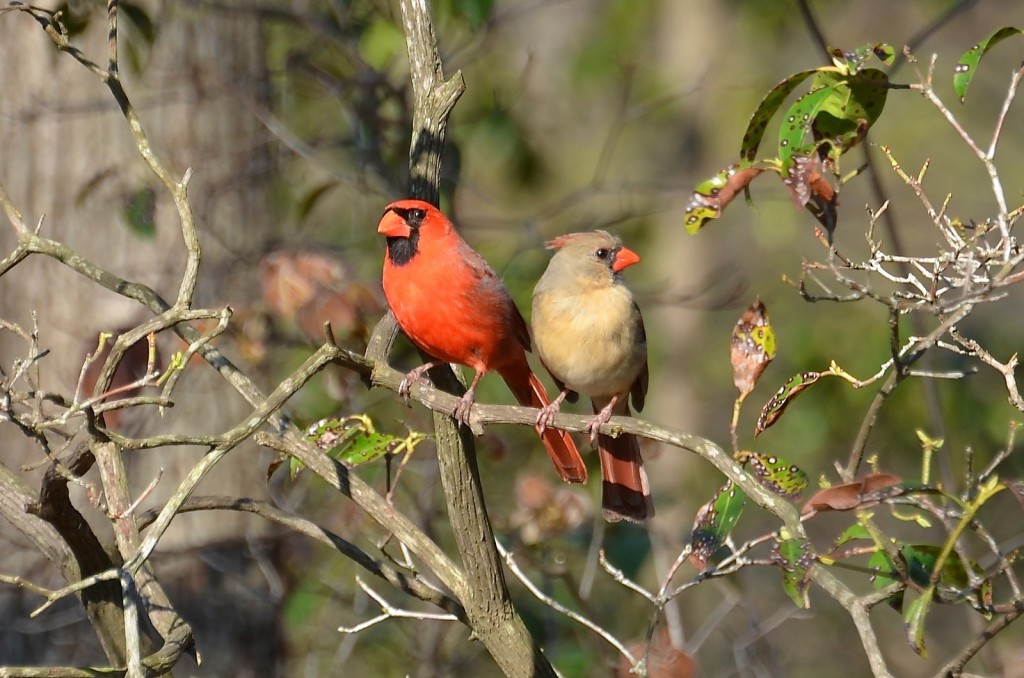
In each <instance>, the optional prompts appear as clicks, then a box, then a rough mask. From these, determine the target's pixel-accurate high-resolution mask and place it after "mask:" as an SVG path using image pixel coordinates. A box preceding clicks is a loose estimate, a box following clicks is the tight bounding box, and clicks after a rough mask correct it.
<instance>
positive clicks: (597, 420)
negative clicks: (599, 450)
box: [587, 398, 615, 447]
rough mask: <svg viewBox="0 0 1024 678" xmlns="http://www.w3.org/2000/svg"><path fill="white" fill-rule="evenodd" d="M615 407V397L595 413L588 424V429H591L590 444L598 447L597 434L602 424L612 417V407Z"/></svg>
mask: <svg viewBox="0 0 1024 678" xmlns="http://www.w3.org/2000/svg"><path fill="white" fill-rule="evenodd" d="M614 407H615V398H612V400H611V402H610V403H608V404H607V405H605V406H604V407H603V408H602V409H601V411H600V412H598V413H597V414H596V415H594V418H593V419H591V420H590V423H589V424H587V430H588V431H590V444H591V445H593V446H594V447H597V434H598V432H599V430H600V428H601V424H607V423H608V420H609V419H611V418H612V408H614Z"/></svg>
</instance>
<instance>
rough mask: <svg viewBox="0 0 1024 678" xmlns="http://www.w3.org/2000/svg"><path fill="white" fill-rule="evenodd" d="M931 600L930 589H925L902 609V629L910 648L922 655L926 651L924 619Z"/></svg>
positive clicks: (924, 654) (925, 655) (926, 653)
mask: <svg viewBox="0 0 1024 678" xmlns="http://www.w3.org/2000/svg"><path fill="white" fill-rule="evenodd" d="M931 602H932V596H931V590H930V589H929V590H927V591H925V592H924V593H922V594H921V595H919V596H918V597H917V598H914V600H913V601H911V603H910V605H907V607H906V609H905V610H903V624H904V631H905V633H906V635H907V642H908V643H909V644H910V647H911V649H913V650H914V652H916V653H917V654H919V655H921V656H922V657H927V656H928V652H927V649H926V648H925V646H924V620H925V616H926V615H927V614H928V608H929V607H930V605H931Z"/></svg>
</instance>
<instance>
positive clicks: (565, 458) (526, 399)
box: [501, 372, 587, 483]
mask: <svg viewBox="0 0 1024 678" xmlns="http://www.w3.org/2000/svg"><path fill="white" fill-rule="evenodd" d="M528 374H529V379H528V380H523V379H518V378H516V376H517V375H508V376H506V374H505V373H502V375H501V376H502V377H503V378H504V379H505V383H506V384H508V387H509V388H510V389H511V390H512V393H513V395H515V397H516V400H518V401H519V404H520V405H527V406H529V407H544V406H545V405H547V404H548V403H549V402H551V401H550V400H548V394H547V391H546V390H545V389H544V384H542V383H541V381H540V379H538V378H537V375H536V374H534V373H533V372H528ZM510 376H511V377H512V378H511V379H510V378H509V377H510ZM541 441H542V442H543V443H544V449H545V450H547V452H548V456H549V457H551V463H552V464H554V465H555V470H557V471H558V475H560V476H562V480H564V481H565V482H567V483H585V482H587V466H586V464H584V463H583V457H581V456H580V453H579V450H577V449H576V443H574V442H573V441H572V436H570V435H569V434H568V433H566V432H565V431H561V430H559V429H554V428H546V429H544V433H543V434H541Z"/></svg>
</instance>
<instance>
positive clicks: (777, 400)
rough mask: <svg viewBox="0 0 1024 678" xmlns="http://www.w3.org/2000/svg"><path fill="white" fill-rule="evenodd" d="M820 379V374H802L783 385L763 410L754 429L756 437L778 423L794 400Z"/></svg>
mask: <svg viewBox="0 0 1024 678" xmlns="http://www.w3.org/2000/svg"><path fill="white" fill-rule="evenodd" d="M820 378H821V373H820V372H801V373H800V374H797V375H794V376H792V377H790V379H789V381H787V382H786V383H785V384H783V386H782V388H780V389H779V390H778V391H776V392H775V395H773V396H772V397H771V399H770V400H769V401H768V402H767V403H765V406H764V407H763V408H762V409H761V415H760V416H759V417H758V418H757V425H756V427H755V428H754V435H755V436H757V435H760V434H761V433H762V432H764V431H765V430H766V429H768V428H769V427H770V426H772V424H774V423H775V422H776V421H778V419H779V417H781V416H782V413H783V412H784V411H785V410H786V408H787V407H788V406H789V403H791V402H792V401H793V398H795V397H797V396H798V395H800V394H801V393H803V391H804V390H806V389H807V388H808V387H809V386H810V385H811V384H813V383H814V382H816V381H818V379H820Z"/></svg>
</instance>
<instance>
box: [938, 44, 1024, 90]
mask: <svg viewBox="0 0 1024 678" xmlns="http://www.w3.org/2000/svg"><path fill="white" fill-rule="evenodd" d="M1021 32H1022V31H1021V29H1019V28H1014V27H1013V26H1005V27H1003V28H1000V29H999V30H998V31H996V32H995V33H993V34H992V35H990V36H988V37H987V38H985V39H984V40H982V41H981V42H979V43H978V44H977V45H975V46H974V47H972V48H971V49H969V50H967V51H966V52H964V54H963V56H961V57H960V61H958V62H957V64H956V68H955V69H954V70H953V89H954V90H956V95H957V96H958V97H960V103H963V101H964V98H965V97H966V96H967V87H968V86H969V85H970V84H971V80H972V79H973V78H974V73H975V71H977V70H978V64H979V63H980V62H981V57H983V56H985V54H986V53H987V52H988V51H989V50H990V49H992V48H993V47H995V46H996V45H997V44H999V43H1000V42H1002V41H1003V40H1005V39H1006V38H1009V37H1010V36H1012V35H1019V34H1020V33H1021Z"/></svg>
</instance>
